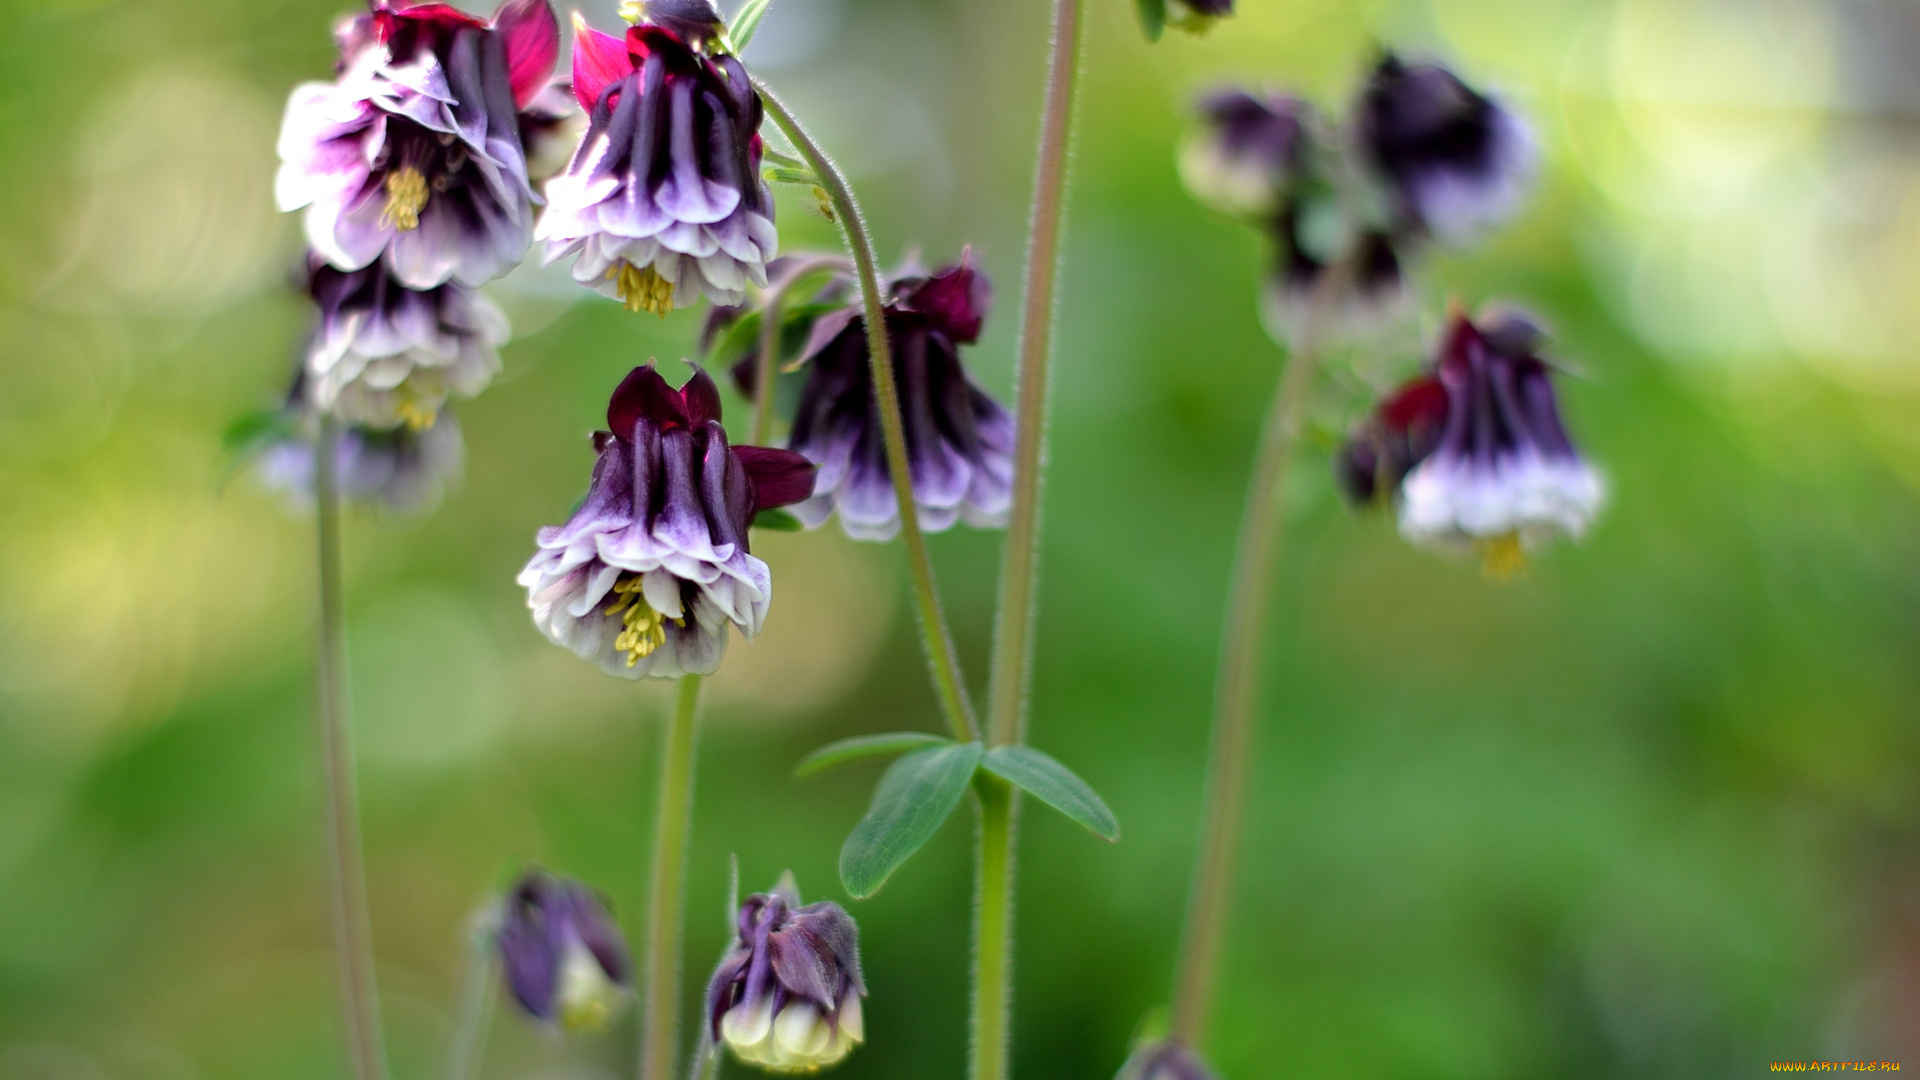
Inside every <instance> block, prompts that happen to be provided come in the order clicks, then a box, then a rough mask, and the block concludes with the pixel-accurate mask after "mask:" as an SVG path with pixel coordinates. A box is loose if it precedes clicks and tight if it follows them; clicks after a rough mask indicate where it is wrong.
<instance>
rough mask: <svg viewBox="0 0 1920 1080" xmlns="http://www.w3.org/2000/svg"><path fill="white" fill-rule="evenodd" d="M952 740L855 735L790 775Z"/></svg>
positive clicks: (809, 773) (912, 733)
mask: <svg viewBox="0 0 1920 1080" xmlns="http://www.w3.org/2000/svg"><path fill="white" fill-rule="evenodd" d="M776 512H777V511H776ZM952 741H953V740H951V739H947V738H944V737H942V736H939V735H932V734H929V733H927V732H924V731H889V732H887V733H886V734H884V735H855V736H854V737H853V738H851V739H841V740H840V741H838V742H830V743H828V744H827V745H825V746H823V747H821V748H820V749H818V750H815V751H814V752H813V753H811V754H808V755H807V756H806V757H803V758H801V759H800V764H798V765H795V766H794V767H793V775H795V776H812V775H814V774H815V773H821V772H825V771H827V770H828V769H831V768H833V767H834V766H836V765H845V764H846V763H847V762H849V761H858V760H860V759H861V758H869V757H881V756H884V755H887V754H904V753H906V752H907V751H909V750H919V749H921V748H923V747H928V746H942V745H946V744H949V743H951V742H952Z"/></svg>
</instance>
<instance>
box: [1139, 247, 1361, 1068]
mask: <svg viewBox="0 0 1920 1080" xmlns="http://www.w3.org/2000/svg"><path fill="white" fill-rule="evenodd" d="M1350 264H1351V260H1350V259H1347V258H1343V259H1340V260H1336V261H1335V263H1334V264H1333V265H1332V266H1330V267H1328V268H1327V270H1326V272H1325V273H1323V274H1322V275H1321V277H1320V280H1319V281H1317V282H1316V283H1315V285H1314V289H1313V292H1312V294H1311V296H1310V297H1309V298H1308V301H1307V304H1306V309H1305V311H1304V312H1303V313H1302V314H1301V316H1300V326H1299V329H1298V333H1297V335H1296V338H1295V344H1294V348H1293V349H1292V350H1291V352H1292V355H1291V356H1289V357H1288V358H1287V366H1286V370H1285V371H1284V372H1282V374H1281V376H1280V379H1279V382H1278V385H1277V386H1276V387H1275V388H1274V393H1273V400H1272V402H1271V404H1269V405H1268V407H1267V414H1266V419H1265V420H1264V421H1263V422H1262V424H1261V428H1260V445H1259V448H1258V450H1257V451H1256V452H1255V454H1254V464H1253V475H1252V476H1251V477H1249V478H1248V481H1247V500H1246V507H1245V509H1244V511H1243V512H1242V515H1241V518H1240V536H1239V540H1238V542H1237V544H1236V546H1235V551H1234V560H1233V574H1232V577H1230V578H1229V579H1228V582H1227V619H1226V627H1225V629H1224V631H1223V633H1222V635H1221V645H1220V669H1219V673H1218V675H1217V677H1216V683H1215V687H1214V711H1213V731H1212V733H1211V736H1210V747H1209V750H1208V761H1207V787H1206V809H1205V811H1204V815H1203V818H1202V825H1201V833H1200V852H1199V856H1198V858H1197V860H1196V862H1195V865H1194V874H1193V887H1192V893H1191V894H1190V896H1189V897H1188V901H1187V921H1186V928H1185V930H1184V932H1183V933H1182V936H1181V941H1180V959H1179V964H1178V970H1177V972H1176V974H1175V976H1174V990H1173V1007H1172V1016H1171V1018H1170V1020H1169V1024H1168V1032H1167V1033H1168V1036H1169V1037H1170V1038H1171V1039H1173V1040H1174V1041H1175V1042H1178V1043H1181V1044H1182V1045H1185V1046H1189V1047H1193V1048H1195V1049H1199V1048H1200V1046H1201V1044H1202V1042H1203V1041H1204V1040H1205V1038H1206V1034H1207V1018H1208V1015H1209V1013H1210V1011H1211V1009H1212V1005H1213V992H1214V988H1215V984H1216V983H1217V981H1218V977H1219V968H1220V954H1221V949H1222V946H1223V945H1224V944H1225V941H1226V934H1227V924H1228V921H1229V919H1230V917H1231V915H1232V910H1233V886H1234V880H1235V877H1236V873H1235V870H1236V866H1237V863H1238V859H1239V854H1240V834H1241V831H1242V825H1243V824H1244V820H1245V816H1246V801H1247V777H1248V773H1249V771H1250V770H1251V769H1252V767H1253V734H1254V719H1255V706H1256V705H1257V704H1258V702H1259V696H1260V658H1261V654H1262V652H1263V649H1264V646H1265V642H1266V628H1267V612H1268V609H1269V605H1270V603H1271V600H1272V593H1273V578H1274V572H1275V569H1276V566H1277V564H1278V562H1279V559H1280V554H1281V547H1282V544H1283V542H1284V541H1285V538H1286V513H1285V507H1286V482H1287V474H1288V468H1289V465H1290V464H1291V462H1292V460H1293V452H1294V449H1295V448H1296V447H1297V446H1298V445H1299V442H1300V433H1301V431H1302V430H1303V428H1304V427H1305V425H1306V410H1307V398H1308V393H1309V391H1310V390H1311V389H1312V387H1313V376H1314V372H1315V369H1316V366H1317V355H1316V354H1317V352H1318V348H1319V340H1318V338H1319V334H1320V330H1321V327H1322V324H1323V323H1324V321H1325V320H1326V318H1327V315H1328V312H1327V308H1328V307H1329V306H1330V305H1332V304H1333V303H1335V302H1336V301H1338V300H1339V299H1340V297H1341V296H1342V295H1343V294H1344V292H1345V290H1346V283H1347V282H1348V280H1350V278H1351V275H1352V269H1351V265H1350Z"/></svg>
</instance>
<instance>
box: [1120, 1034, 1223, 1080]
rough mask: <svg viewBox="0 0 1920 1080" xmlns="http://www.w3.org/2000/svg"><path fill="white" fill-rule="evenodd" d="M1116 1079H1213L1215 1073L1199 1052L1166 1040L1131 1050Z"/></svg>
mask: <svg viewBox="0 0 1920 1080" xmlns="http://www.w3.org/2000/svg"><path fill="white" fill-rule="evenodd" d="M1116 1080H1214V1074H1213V1071H1212V1070H1211V1069H1208V1068H1207V1067H1206V1065H1204V1064H1202V1063H1201V1061H1200V1055H1198V1054H1195V1053H1194V1052H1193V1051H1191V1050H1189V1049H1187V1048H1186V1047H1184V1046H1182V1045H1180V1044H1179V1043H1177V1042H1174V1041H1172V1040H1171V1039H1168V1040H1164V1041H1161V1042H1156V1043H1149V1044H1147V1045H1145V1046H1142V1047H1141V1048H1140V1049H1138V1050H1136V1051H1134V1053H1133V1056H1132V1057H1130V1058H1128V1059H1127V1063H1126V1064H1125V1065H1122V1066H1121V1067H1120V1075H1119V1076H1118V1077H1116Z"/></svg>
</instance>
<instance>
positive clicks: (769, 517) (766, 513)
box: [753, 510, 806, 532]
mask: <svg viewBox="0 0 1920 1080" xmlns="http://www.w3.org/2000/svg"><path fill="white" fill-rule="evenodd" d="M753 527H754V528H756V529H765V530H767V531H768V532H799V531H801V530H802V529H805V528H806V526H805V525H804V524H802V523H801V521H800V519H799V518H797V517H794V516H793V515H792V514H789V513H787V512H786V511H785V510H762V511H760V512H758V513H756V514H754V515H753Z"/></svg>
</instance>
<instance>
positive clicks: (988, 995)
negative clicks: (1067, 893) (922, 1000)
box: [967, 772, 1018, 1080]
mask: <svg viewBox="0 0 1920 1080" xmlns="http://www.w3.org/2000/svg"><path fill="white" fill-rule="evenodd" d="M973 790H974V794H975V795H976V796H978V798H979V800H980V834H979V837H978V838H977V842H976V844H975V853H974V904H973V1030H972V1032H971V1036H972V1038H971V1041H970V1044H969V1045H970V1048H971V1056H970V1064H969V1067H968V1072H967V1075H969V1076H971V1077H973V1078H974V1080H983V1078H986V1080H1002V1078H1004V1077H1005V1076H1007V1074H1008V1064H1007V1059H1008V1054H1009V1049H1010V1044H1011V1042H1012V1034H1013V1012H1012V1005H1013V837H1014V817H1015V814H1016V813H1017V812H1018V807H1017V806H1016V805H1015V802H1014V791H1013V786H1012V785H1011V784H1008V783H1007V782H1006V781H1005V780H1002V779H1000V778H999V777H997V776H991V775H988V774H987V773H984V772H983V773H981V774H980V775H979V777H978V778H976V779H975V780H974V784H973Z"/></svg>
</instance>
